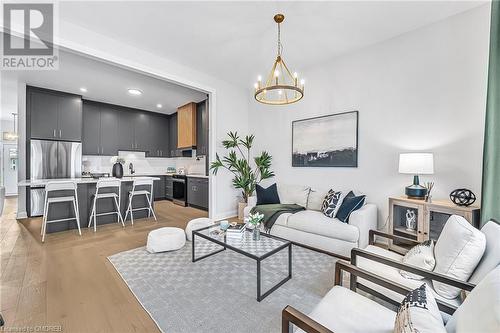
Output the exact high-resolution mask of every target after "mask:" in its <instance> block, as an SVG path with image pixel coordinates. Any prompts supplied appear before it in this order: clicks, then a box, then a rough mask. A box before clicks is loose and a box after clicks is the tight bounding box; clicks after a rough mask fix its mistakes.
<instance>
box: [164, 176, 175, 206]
mask: <svg viewBox="0 0 500 333" xmlns="http://www.w3.org/2000/svg"><path fill="white" fill-rule="evenodd" d="M165 198H166V199H168V200H172V199H173V198H174V181H173V178H172V176H166V177H165Z"/></svg>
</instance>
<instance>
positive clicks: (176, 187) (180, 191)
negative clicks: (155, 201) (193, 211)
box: [172, 175, 187, 206]
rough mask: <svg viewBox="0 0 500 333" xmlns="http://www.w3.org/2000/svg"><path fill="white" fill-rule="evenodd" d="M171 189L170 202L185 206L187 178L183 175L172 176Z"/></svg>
mask: <svg viewBox="0 0 500 333" xmlns="http://www.w3.org/2000/svg"><path fill="white" fill-rule="evenodd" d="M172 187H173V196H172V201H173V202H174V204H177V205H180V206H187V177H186V176H185V175H173V176H172Z"/></svg>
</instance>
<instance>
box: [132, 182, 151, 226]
mask: <svg viewBox="0 0 500 333" xmlns="http://www.w3.org/2000/svg"><path fill="white" fill-rule="evenodd" d="M153 183H154V181H153V178H151V177H137V178H134V182H133V184H132V191H130V192H128V206H127V212H126V214H125V221H126V220H127V216H128V213H129V212H130V220H131V222H132V225H134V215H133V212H134V211H136V210H145V209H147V210H148V217H150V216H151V214H153V217H154V218H155V221H157V220H156V214H155V212H154V210H153V206H152V203H151V202H152V201H153ZM137 186H142V187H146V186H149V188H150V190H149V191H147V190H136V187H137ZM138 195H145V196H146V201H147V204H148V206H146V207H140V208H132V199H133V198H134V196H138Z"/></svg>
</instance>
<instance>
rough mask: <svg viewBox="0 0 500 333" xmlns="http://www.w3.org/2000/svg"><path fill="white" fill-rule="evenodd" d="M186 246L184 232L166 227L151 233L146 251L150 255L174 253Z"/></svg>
mask: <svg viewBox="0 0 500 333" xmlns="http://www.w3.org/2000/svg"><path fill="white" fill-rule="evenodd" d="M184 244H186V237H185V235H184V230H182V229H181V228H172V227H164V228H159V229H155V230H152V231H150V232H149V234H148V243H147V245H146V250H147V251H148V252H149V253H157V252H164V251H173V250H178V249H180V248H181V247H183V246H184Z"/></svg>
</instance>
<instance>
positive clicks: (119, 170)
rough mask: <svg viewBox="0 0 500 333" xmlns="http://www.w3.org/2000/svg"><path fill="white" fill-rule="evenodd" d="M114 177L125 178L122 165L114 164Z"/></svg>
mask: <svg viewBox="0 0 500 333" xmlns="http://www.w3.org/2000/svg"><path fill="white" fill-rule="evenodd" d="M113 177H115V178H122V177H123V166H122V164H121V163H115V164H113Z"/></svg>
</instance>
